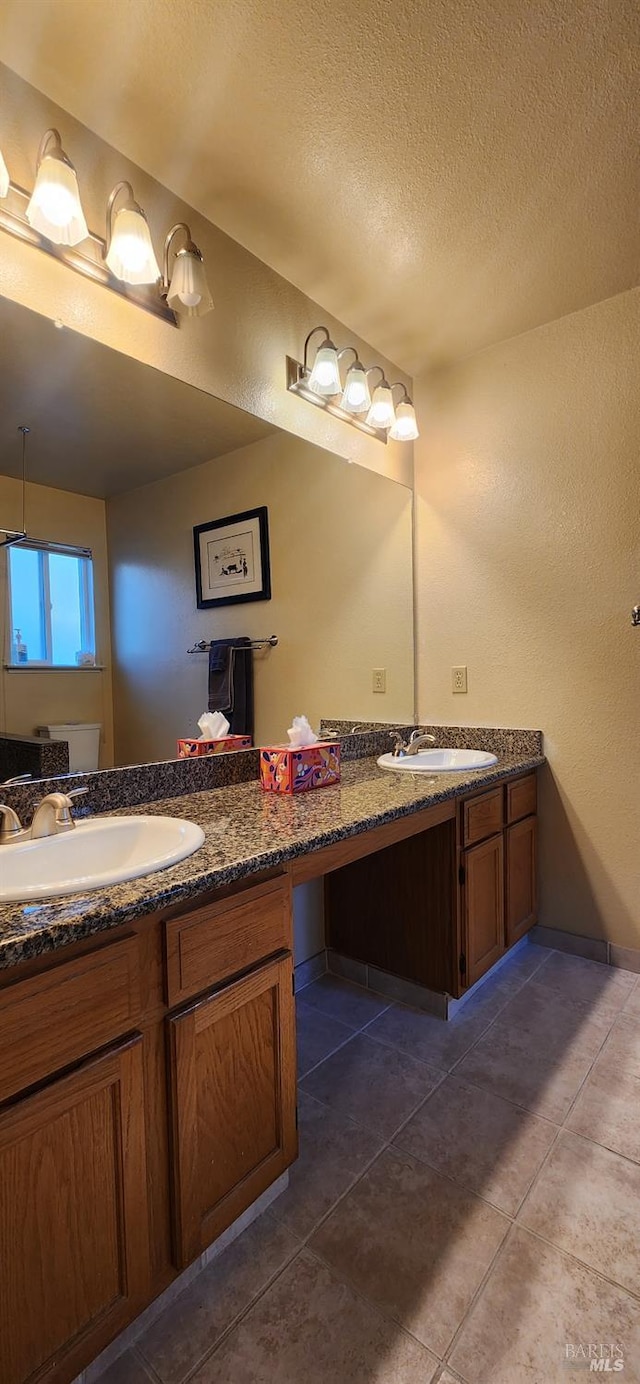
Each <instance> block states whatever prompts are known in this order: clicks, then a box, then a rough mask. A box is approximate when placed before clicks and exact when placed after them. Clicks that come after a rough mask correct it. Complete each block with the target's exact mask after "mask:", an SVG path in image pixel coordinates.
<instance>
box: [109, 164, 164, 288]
mask: <svg viewBox="0 0 640 1384" xmlns="http://www.w3.org/2000/svg"><path fill="white" fill-rule="evenodd" d="M121 192H124V193H126V200H125V201H124V202H123V203H122V205H121V206H120V207H118V210H117V211H116V212H115V214H114V205H115V203H116V201H117V199H118V197H119V196H120V193H121ZM104 258H105V264H106V265H107V268H108V269H110V270H111V273H112V274H113V275H114V277H115V278H116V279H120V280H122V282H123V283H125V284H154V283H156V282H157V280H158V279H159V278H160V266H159V264H158V261H157V259H156V256H155V251H154V248H153V245H152V243H151V233H150V231H149V226H148V224H147V218H146V216H145V214H144V212H143V210H142V207H141V206H140V205H139V204H138V202H136V200H135V197H134V195H133V188H132V186H131V183H128V182H120V183H116V185H115V187H114V188H113V189H112V191H111V192H110V194H109V200H108V202H107V248H106V254H105V257H104Z"/></svg>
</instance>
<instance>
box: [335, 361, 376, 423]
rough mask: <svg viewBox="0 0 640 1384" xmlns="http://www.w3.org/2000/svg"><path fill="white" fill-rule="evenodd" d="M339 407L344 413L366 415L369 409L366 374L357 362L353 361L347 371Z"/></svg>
mask: <svg viewBox="0 0 640 1384" xmlns="http://www.w3.org/2000/svg"><path fill="white" fill-rule="evenodd" d="M340 407H341V408H343V409H344V410H345V413H366V411H367V409H368V408H370V407H371V395H370V393H369V381H368V380H367V372H366V370H365V368H364V366H363V365H361V364H360V361H359V360H356V361H354V363H353V365H352V366H350V367H349V370H348V371H347V378H346V380H345V385H344V391H343V395H342V399H341V401H340Z"/></svg>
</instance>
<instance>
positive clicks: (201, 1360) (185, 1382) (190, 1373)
mask: <svg viewBox="0 0 640 1384" xmlns="http://www.w3.org/2000/svg"><path fill="white" fill-rule="evenodd" d="M270 1209H271V1208H270V1207H267V1208H266V1210H265V1211H264V1212H263V1215H267V1214H268V1212H269V1210H270ZM247 1229H249V1227H247ZM293 1238H294V1239H296V1240H297V1241H298V1244H297V1246H296V1248H295V1249H294V1250H293V1252H292V1254H290V1255H289V1257H288V1258H287V1259H286V1260H285V1262H284V1263H283V1264H281V1265H280V1268H279V1269H277V1270H276V1272H275V1273H273V1274H271V1275H270V1277H269V1278H268V1280H267V1281H266V1282H265V1283H264V1284H263V1285H262V1287H261V1288H260V1290H259V1291H258V1292H257V1293H256V1294H255V1296H254V1297H252V1298H251V1301H250V1302H248V1303H247V1304H246V1305H245V1306H244V1307H243V1308H242V1309H241V1310H240V1311H239V1312H237V1313H236V1315H235V1317H234V1318H233V1320H232V1321H230V1322H229V1323H228V1325H227V1326H225V1328H224V1331H222V1332H221V1333H220V1335H219V1336H218V1338H217V1340H215V1341H214V1342H213V1344H212V1345H211V1346H209V1348H208V1349H207V1350H206V1351H205V1352H204V1353H203V1354H202V1355H201V1356H199V1357H198V1360H197V1361H196V1363H195V1364H194V1365H191V1366H190V1367H189V1369H188V1370H187V1372H186V1374H184V1375H182V1376H181V1377H180V1379H179V1380H178V1381H176V1384H189V1381H190V1380H191V1379H193V1377H194V1375H195V1374H196V1373H197V1371H198V1370H200V1369H202V1366H203V1365H205V1364H206V1363H207V1360H209V1359H211V1356H212V1355H215V1352H216V1351H217V1350H218V1349H219V1347H220V1346H221V1345H222V1344H223V1342H224V1341H226V1339H227V1337H228V1336H229V1335H230V1334H231V1332H232V1331H234V1330H235V1328H236V1327H237V1326H239V1325H240V1322H241V1321H242V1320H243V1318H244V1317H246V1315H247V1313H248V1312H250V1311H251V1309H252V1307H255V1305H256V1303H257V1302H259V1301H260V1298H261V1297H264V1294H265V1293H266V1292H267V1291H268V1290H269V1288H272V1287H273V1285H274V1283H277V1281H278V1279H279V1278H281V1276H282V1274H283V1273H285V1272H286V1270H287V1269H289V1268H290V1267H291V1265H292V1264H293V1263H294V1262H295V1260H296V1259H297V1258H298V1256H299V1255H300V1254H301V1253H302V1251H303V1249H304V1248H305V1246H304V1245H303V1244H302V1242H301V1241H300V1239H299V1236H297V1235H296V1236H293ZM212 1262H214V1261H212ZM140 1354H141V1355H142V1359H143V1362H144V1364H145V1366H146V1365H147V1359H146V1356H145V1355H144V1353H143V1352H142V1351H140ZM158 1379H159V1384H166V1381H164V1380H163V1379H162V1377H161V1376H158Z"/></svg>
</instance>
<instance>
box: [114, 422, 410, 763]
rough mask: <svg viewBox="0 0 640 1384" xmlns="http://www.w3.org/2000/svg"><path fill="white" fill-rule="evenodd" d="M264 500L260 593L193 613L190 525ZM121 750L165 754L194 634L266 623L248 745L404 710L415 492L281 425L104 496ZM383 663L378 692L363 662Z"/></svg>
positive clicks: (189, 700) (192, 703) (258, 633)
mask: <svg viewBox="0 0 640 1384" xmlns="http://www.w3.org/2000/svg"><path fill="white" fill-rule="evenodd" d="M257 505H267V506H268V509H269V536H270V546H271V584H272V599H271V600H270V601H259V602H252V603H250V604H247V605H238V606H227V607H222V608H219V609H214V610H200V611H199V610H197V609H196V600H195V587H194V562H193V534H192V529H193V525H194V524H200V523H206V522H207V520H209V519H215V518H218V517H222V516H224V515H225V514H233V513H237V512H239V511H242V510H245V509H253V508H255V507H256V506H257ZM107 528H108V535H109V557H110V563H111V574H112V576H111V591H112V630H113V652H114V700H115V720H116V758H117V761H118V762H119V763H129V762H135V761H136V760H137V761H140V760H147V759H149V760H150V759H162V758H170V757H172V756H173V755H174V754H175V741H176V738H177V737H178V736H180V735H193V734H195V733H197V729H196V725H197V720H198V717H199V716H200V715H201V713H202V712H203V711H204V710H206V701H207V658H206V655H204V654H200V655H192V656H191V657H187V655H186V650H187V648H189V646H190V645H191V644H193V643H194V642H195V641H197V640H199V639H207V640H208V639H213V638H223V637H229V636H232V635H235V634H248V635H250V636H252V637H254V638H259V637H264V636H266V635H270V634H272V633H274V634H277V635H278V637H279V640H280V642H279V645H278V647H277V648H276V649H272V650H267V651H266V652H264V653H257V654H256V655H254V669H255V701H256V725H255V733H256V743H263V744H264V743H265V742H268V741H269V740H275V741H278V742H279V741H282V740H286V730H287V727H288V726H289V725H290V724H291V719H290V718H291V717H292V716H294V715H299V714H301V713H304V714H305V715H307V716H308V717H309V719H310V720H311V721H312V723H313V722H314V721H315V722H317V721H318V720H319V718H320V717H321V716H322V715H325V716H335V717H341V716H345V717H356V718H360V717H362V719H367V718H368V719H376V720H394V719H399V720H406V719H411V718H412V711H413V622H412V585H411V492H410V491H409V490H407V489H405V487H404V486H400V485H397V484H395V483H394V482H392V481H389V480H387V479H385V478H383V477H380V476H377V475H373V474H372V473H371V472H369V471H366V470H364V469H363V468H361V467H358V466H349V465H348V464H347V463H345V462H344V461H343V460H342V459H341V458H339V457H335V456H332V455H331V454H329V453H327V452H323V451H320V449H319V448H317V447H313V446H311V445H310V444H309V443H305V442H302V441H300V440H299V439H297V438H293V437H291V436H290V435H288V434H286V433H283V434H276V435H273V436H269V437H267V438H265V439H264V440H263V441H261V442H257V443H255V444H253V445H252V446H250V447H245V448H242V449H241V450H239V451H236V452H233V453H231V454H230V455H228V456H226V457H222V458H218V459H217V460H215V461H211V462H207V463H205V465H204V466H198V467H194V468H192V469H191V470H189V471H185V472H182V473H181V474H180V475H177V476H171V477H169V478H168V479H167V480H163V481H158V482H156V483H154V484H152V485H147V486H143V487H141V488H140V489H138V490H135V491H129V492H128V493H127V494H125V495H119V496H116V497H114V498H113V499H111V500H109V501H107ZM382 667H384V668H386V669H387V692H386V694H385V695H379V694H374V693H373V692H372V689H371V683H372V669H373V668H382Z"/></svg>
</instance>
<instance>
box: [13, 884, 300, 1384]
mask: <svg viewBox="0 0 640 1384" xmlns="http://www.w3.org/2000/svg"><path fill="white" fill-rule="evenodd" d="M291 943H292V918H291V886H290V880H289V877H288V875H287V874H285V873H282V872H281V873H280V874H277V873H276V874H274V872H271V874H267V875H263V876H262V877H260V878H259V879H258V880H257V881H256V880H255V878H254V880H253V881H252V882H251V884H246V883H244V882H243V884H242V885H239V886H235V887H229V888H227V889H225V890H220V891H218V892H217V894H215V895H210V896H209V897H208V898H205V899H204V900H202V901H199V907H198V908H196V909H191V910H189V909H185V908H184V907H182V908H180V907H176V906H173V907H172V908H169V909H167V910H165V911H164V912H163V913H160V914H154V915H147V916H146V917H143V918H141V919H140V920H139V921H137V922H135V923H134V924H132V925H131V926H130V927H127V928H126V929H122V930H119V929H118V930H116V931H115V932H114V933H113V934H111V935H109V934H103V935H102V936H101V937H100V938H90V939H89V940H88V941H86V942H81V943H77V944H75V945H71V946H69V947H65V948H64V949H63V950H61V951H60V952H57V953H56V954H55V956H53V957H49V958H47V957H38V958H35V959H34V960H33V961H30V962H25V963H24V965H22V966H21V967H18V968H16V969H15V970H10V971H8V972H2V973H0V1381H1V1384H70V1381H72V1380H74V1379H75V1378H76V1376H77V1375H78V1374H79V1373H80V1372H81V1371H82V1370H83V1369H84V1368H85V1367H86V1366H87V1365H88V1364H90V1363H91V1361H93V1360H94V1359H95V1357H96V1356H97V1355H98V1354H99V1353H100V1352H101V1351H102V1350H103V1349H104V1348H105V1347H106V1346H107V1345H108V1344H109V1343H110V1341H112V1340H113V1338H114V1337H115V1336H117V1335H118V1334H119V1332H120V1331H121V1330H123V1329H124V1327H125V1326H127V1325H128V1324H129V1323H130V1322H131V1321H133V1320H134V1319H135V1318H136V1317H137V1316H138V1315H139V1313H140V1312H141V1311H142V1310H143V1308H144V1307H146V1306H147V1305H148V1304H149V1303H150V1302H151V1301H152V1300H153V1299H154V1298H155V1297H157V1295H158V1294H159V1293H160V1292H162V1290H163V1289H164V1288H166V1287H167V1286H168V1284H169V1283H170V1282H171V1281H172V1279H174V1278H175V1277H176V1275H177V1273H178V1271H179V1270H180V1269H182V1268H184V1267H185V1266H186V1265H187V1264H188V1263H190V1262H191V1261H192V1260H193V1259H195V1258H197V1256H198V1255H199V1254H200V1253H201V1251H202V1250H203V1249H204V1248H206V1246H208V1245H209V1244H210V1243H211V1242H212V1241H213V1240H215V1239H216V1238H217V1236H218V1235H219V1234H221V1233H222V1231H224V1230H226V1229H227V1227H228V1226H229V1225H231V1224H232V1222H233V1221H234V1220H236V1218H237V1217H238V1216H240V1215H241V1214H242V1212H243V1211H245V1210H246V1209H247V1208H248V1207H249V1206H250V1205H251V1204H252V1202H253V1201H255V1199H256V1197H258V1196H259V1195H260V1193H262V1192H263V1191H265V1190H266V1188H268V1187H269V1186H270V1184H271V1183H272V1182H274V1181H275V1180H276V1178H277V1177H279V1176H280V1174H281V1173H282V1172H284V1171H285V1169H286V1168H287V1167H288V1166H289V1164H290V1163H292V1162H293V1160H294V1159H295V1157H296V1155H297V1131H296V1061H295V1019H294V1000H293V958H292V955H291Z"/></svg>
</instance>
